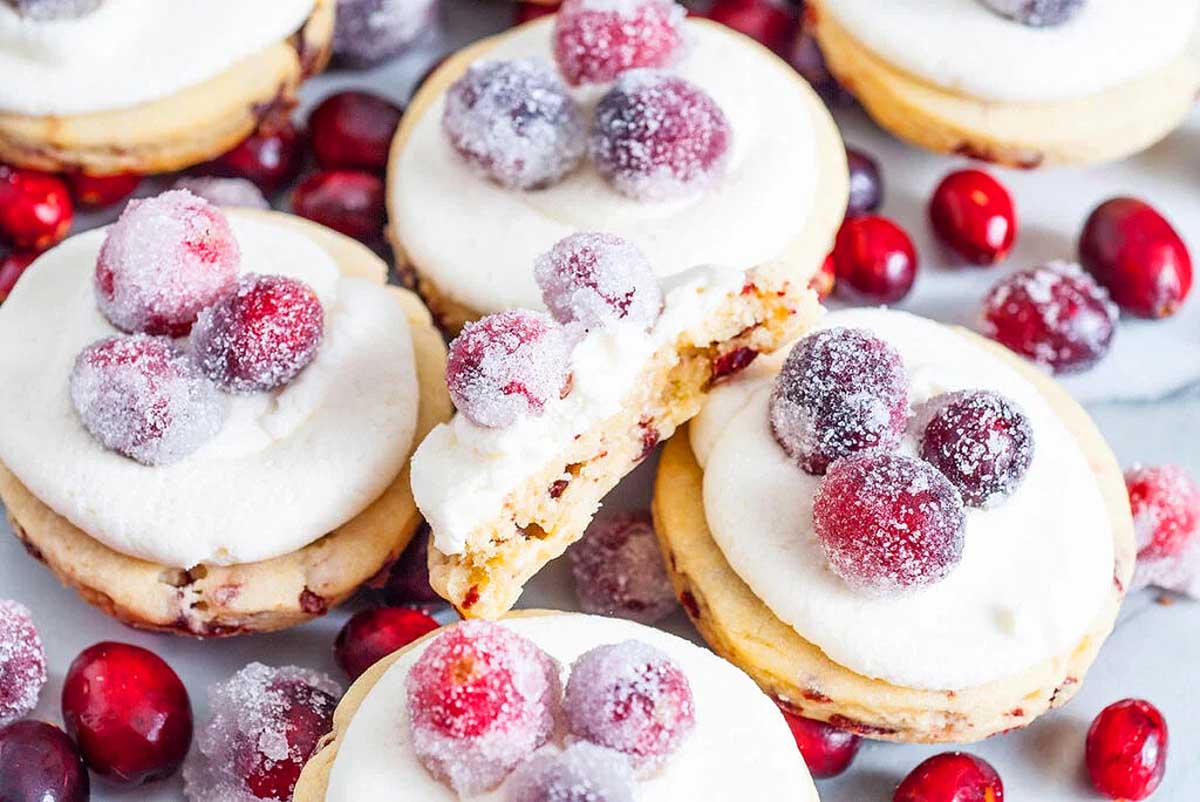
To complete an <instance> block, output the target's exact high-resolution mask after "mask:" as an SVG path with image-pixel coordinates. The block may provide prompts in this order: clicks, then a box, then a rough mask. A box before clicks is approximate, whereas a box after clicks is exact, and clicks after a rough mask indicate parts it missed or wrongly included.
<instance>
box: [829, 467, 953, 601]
mask: <svg viewBox="0 0 1200 802" xmlns="http://www.w3.org/2000/svg"><path fill="white" fill-rule="evenodd" d="M813 526H814V529H815V531H816V534H817V539H818V540H819V541H820V543H821V548H822V549H823V550H824V552H825V556H826V557H827V558H828V559H829V564H830V566H831V567H832V568H833V571H834V573H836V574H837V575H838V576H840V577H841V578H842V579H844V580H845V581H846V583H847V584H849V585H850V586H851V587H853V588H855V589H856V590H858V591H860V592H862V593H866V594H869V595H873V596H885V595H894V594H897V593H900V592H903V591H908V590H913V589H916V588H920V587H925V586H928V585H932V584H934V583H936V582H939V581H941V580H942V579H944V578H945V577H946V576H947V575H948V574H949V573H950V571H952V570H953V569H954V567H955V566H956V565H958V563H959V561H960V560H961V559H962V552H963V542H964V540H965V534H966V514H965V511H964V509H963V502H962V497H961V496H960V495H959V493H958V491H957V490H955V489H954V486H953V485H952V484H950V482H949V480H948V479H946V477H945V476H943V475H942V474H941V473H940V472H939V471H937V470H936V469H935V468H934V467H933V466H932V465H930V464H929V463H927V462H922V461H921V460H918V459H913V458H912V457H906V456H901V455H899V454H881V453H868V454H859V455H856V456H853V457H847V458H846V459H844V460H840V461H838V462H835V463H834V464H833V465H832V466H830V468H829V471H828V473H826V474H825V479H824V480H823V481H822V482H821V486H820V487H819V488H817V493H816V496H815V497H814V498H813Z"/></svg>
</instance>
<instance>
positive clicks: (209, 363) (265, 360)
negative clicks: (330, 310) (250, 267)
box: [191, 273, 325, 393]
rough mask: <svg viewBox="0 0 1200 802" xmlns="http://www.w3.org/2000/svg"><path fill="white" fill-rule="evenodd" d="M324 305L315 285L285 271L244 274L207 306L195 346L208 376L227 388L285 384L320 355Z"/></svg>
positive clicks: (195, 333)
mask: <svg viewBox="0 0 1200 802" xmlns="http://www.w3.org/2000/svg"><path fill="white" fill-rule="evenodd" d="M324 334H325V310H324V309H323V308H322V307H321V301H320V299H318V298H317V294H316V293H315V292H313V289H312V287H310V286H308V285H307V284H305V283H304V282H303V281H300V280H298V279H294V278H288V277H286V276H260V275H257V274H254V273H250V274H247V275H244V276H242V277H241V278H240V279H239V280H238V283H237V289H236V290H235V291H234V292H232V293H230V294H229V295H227V296H225V298H223V299H222V300H221V301H220V302H219V303H217V304H214V305H213V306H211V307H209V308H208V309H205V310H204V311H203V312H202V313H201V314H200V317H199V319H198V320H197V321H196V326H195V328H194V329H193V330H192V339H191V345H192V350H193V351H195V353H196V358H197V359H198V360H199V362H200V367H201V369H203V371H204V373H205V375H207V376H208V377H209V378H210V379H212V380H213V381H215V382H216V383H217V384H219V385H221V387H223V388H225V389H226V390H232V391H233V392H238V393H250V392H256V391H263V390H273V389H275V388H276V387H282V386H283V385H285V384H287V383H288V382H290V381H291V380H292V379H294V378H296V376H297V375H298V374H299V373H300V371H302V370H304V368H306V367H307V366H308V364H309V363H310V362H312V361H313V359H315V358H316V356H317V349H318V348H320V346H321V340H322V338H323V337H324Z"/></svg>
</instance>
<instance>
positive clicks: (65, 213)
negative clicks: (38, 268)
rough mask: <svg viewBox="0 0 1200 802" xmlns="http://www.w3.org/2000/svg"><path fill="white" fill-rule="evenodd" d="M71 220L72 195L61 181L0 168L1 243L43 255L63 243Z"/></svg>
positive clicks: (72, 214) (34, 171) (44, 175)
mask: <svg viewBox="0 0 1200 802" xmlns="http://www.w3.org/2000/svg"><path fill="white" fill-rule="evenodd" d="M74 219H75V206H74V204H72V203H71V193H70V191H69V190H68V189H67V185H66V184H65V183H63V180H62V179H61V178H59V177H58V176H54V175H50V174H48V173H41V172H38V171H37V170H23V169H19V168H16V167H9V166H7V165H3V164H0V242H7V243H9V244H10V245H12V246H13V247H14V248H20V249H29V250H34V251H44V250H46V249H47V248H49V247H51V246H52V245H57V244H58V243H60V242H62V240H63V238H64V237H66V236H67V232H68V231H70V230H71V222H72V221H73V220H74Z"/></svg>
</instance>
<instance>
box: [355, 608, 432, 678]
mask: <svg viewBox="0 0 1200 802" xmlns="http://www.w3.org/2000/svg"><path fill="white" fill-rule="evenodd" d="M437 628H438V622H437V621H434V620H433V619H432V618H430V617H429V616H428V615H426V614H425V613H423V612H421V611H420V610H412V609H409V608H407V607H377V608H375V609H372V610H362V611H361V612H358V613H355V615H354V616H353V617H351V619H350V620H349V621H347V622H346V625H345V626H343V627H342V631H341V632H339V633H338V636H337V641H336V642H335V643H334V644H333V656H334V657H335V658H336V659H337V663H338V665H339V666H341V667H342V670H343V671H345V672H346V676H348V677H349V678H350V679H351V680H356V679H358V678H359V677H360V676H362V674H363V672H364V671H366V670H367V669H368V668H370V667H371V666H373V665H375V663H377V662H378V661H379V660H380V659H381V658H384V657H387V656H388V655H389V654H391V653H392V652H394V651H396V650H397V649H401V648H403V647H405V646H407V645H408V644H410V643H412V642H413V641H415V640H416V639H417V638H420V637H421V636H423V635H428V634H429V633H430V632H433V631H434V630H435V629H437Z"/></svg>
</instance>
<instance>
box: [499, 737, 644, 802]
mask: <svg viewBox="0 0 1200 802" xmlns="http://www.w3.org/2000/svg"><path fill="white" fill-rule="evenodd" d="M633 787H634V777H633V772H632V771H631V770H630V768H629V761H628V760H626V759H625V758H624V757H623V756H622V755H621V753H619V752H614V751H613V750H611V749H605V748H603V747H600V746H596V745H595V744H590V743H588V742H587V741H578V742H576V743H573V744H571V745H570V746H568V747H567V748H566V749H564V750H563V751H562V752H553V753H547V752H539V753H537V754H535V755H534V756H533V757H532V758H530V759H529V760H528V761H526V762H525V763H523V764H522V765H521V766H519V767H518V768H517V770H516V771H514V772H513V774H512V778H511V779H510V780H509V781H508V782H507V783H506V784H505V786H504V788H505V796H504V800H505V802H633V799H634V795H633Z"/></svg>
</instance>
